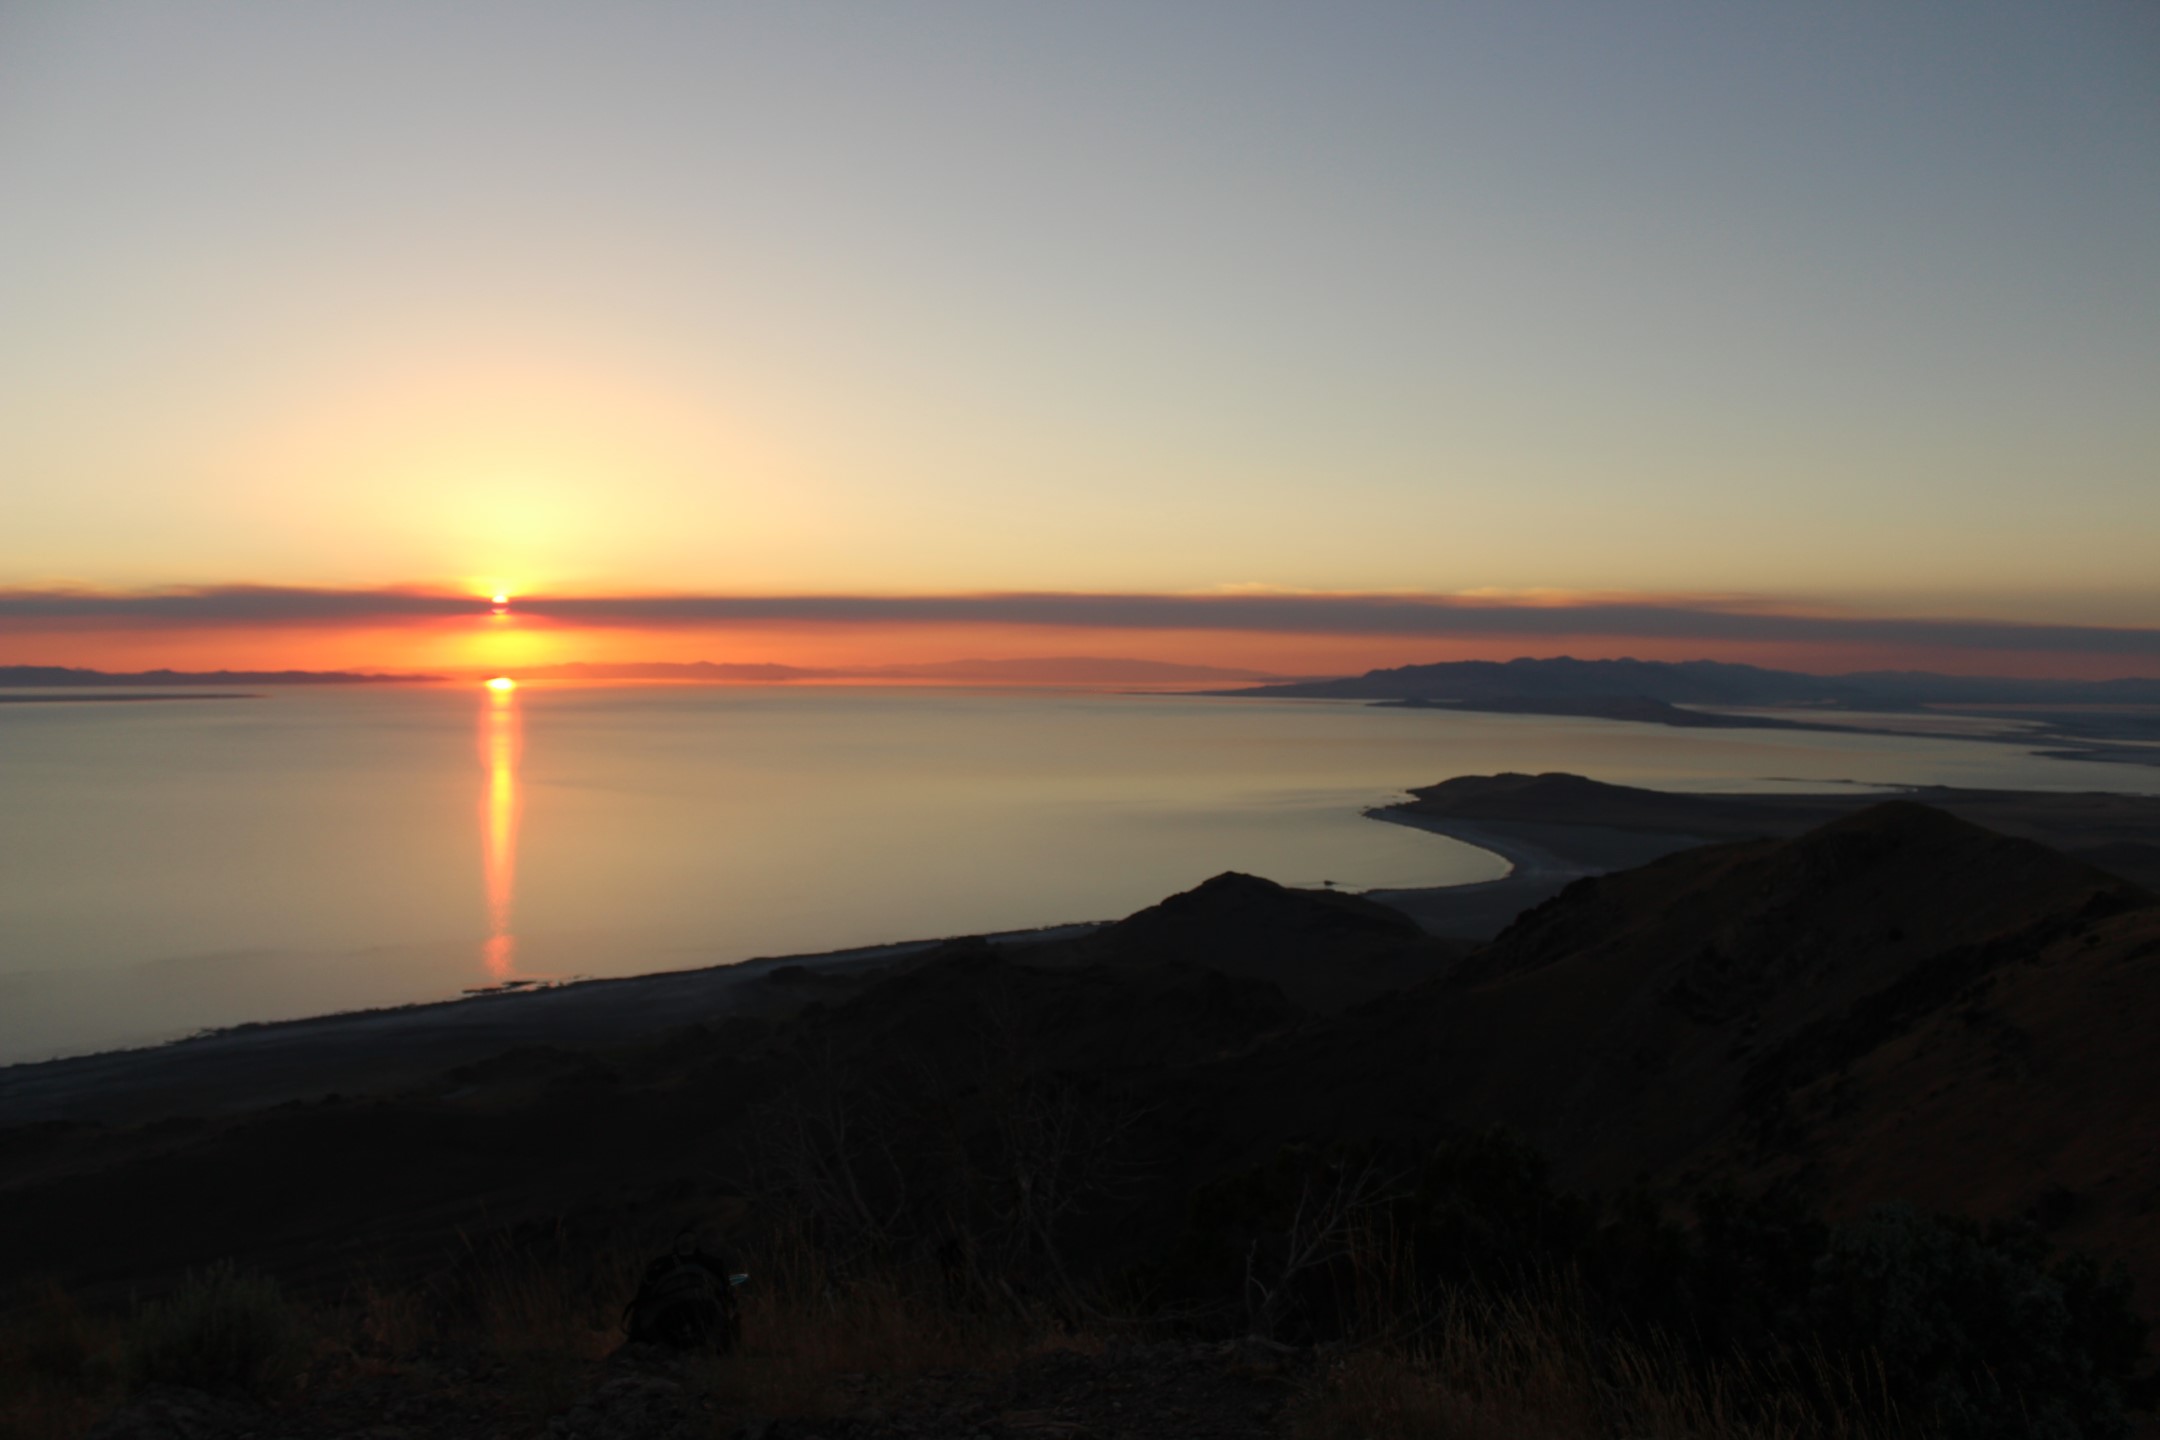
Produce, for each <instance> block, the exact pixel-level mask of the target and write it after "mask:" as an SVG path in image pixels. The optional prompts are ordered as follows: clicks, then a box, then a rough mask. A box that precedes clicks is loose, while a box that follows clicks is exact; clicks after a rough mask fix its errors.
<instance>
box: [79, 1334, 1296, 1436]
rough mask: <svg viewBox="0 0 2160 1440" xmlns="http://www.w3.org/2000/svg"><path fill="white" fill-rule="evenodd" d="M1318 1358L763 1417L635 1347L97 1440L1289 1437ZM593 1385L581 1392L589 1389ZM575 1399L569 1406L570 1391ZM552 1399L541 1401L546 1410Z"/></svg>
mask: <svg viewBox="0 0 2160 1440" xmlns="http://www.w3.org/2000/svg"><path fill="white" fill-rule="evenodd" d="M1314 1369H1315V1367H1314V1361H1313V1357H1312V1354H1311V1352H1309V1351H1297V1350H1291V1349H1287V1348H1282V1347H1276V1346H1272V1345H1268V1344H1266V1343H1264V1342H1259V1341H1250V1340H1248V1341H1238V1342H1232V1343H1229V1344H1190V1343H1158V1344H1127V1345H1111V1346H1106V1347H1103V1348H1101V1349H1098V1350H1092V1351H1083V1350H1052V1351H1049V1352H1047V1353H1044V1354H1040V1355H1036V1356H1033V1357H1031V1358H1028V1359H1026V1360H1023V1361H1022V1362H1020V1363H1019V1364H1018V1365H1016V1366H1014V1367H1012V1368H1010V1369H1005V1370H999V1371H979V1370H938V1371H929V1372H926V1373H923V1374H920V1375H916V1376H912V1377H907V1378H902V1379H895V1378H892V1377H884V1376H873V1375H849V1376H842V1377H840V1378H839V1380H838V1381H837V1383H836V1384H835V1385H834V1386H833V1387H832V1388H831V1389H829V1390H828V1391H827V1392H826V1393H825V1394H824V1395H822V1396H821V1397H819V1402H818V1403H817V1404H816V1405H815V1406H814V1407H811V1408H813V1409H815V1410H816V1411H818V1412H821V1413H816V1414H810V1415H792V1416H783V1417H775V1416H771V1415H766V1414H761V1413H758V1412H757V1410H756V1409H754V1408H751V1407H747V1406H745V1405H744V1404H742V1403H741V1401H740V1400H739V1399H734V1398H731V1397H730V1396H729V1394H728V1393H727V1388H728V1387H727V1386H726V1384H725V1382H724V1381H721V1382H719V1383H716V1380H715V1376H714V1374H713V1373H712V1372H711V1370H710V1369H709V1368H708V1367H706V1366H704V1365H700V1364H699V1363H697V1362H693V1361H689V1360H685V1359H684V1358H682V1357H680V1356H677V1355H673V1354H670V1353H668V1352H666V1351H660V1350H653V1349H649V1348H646V1347H641V1346H625V1347H624V1348H623V1349H621V1350H619V1351H617V1352H616V1353H615V1354H614V1355H612V1356H610V1357H609V1358H608V1359H607V1360H606V1361H604V1362H602V1363H601V1364H600V1365H599V1366H597V1367H596V1368H595V1369H594V1371H593V1372H592V1373H591V1374H590V1375H589V1376H582V1377H576V1376H570V1375H563V1374H558V1375H556V1376H554V1377H552V1378H553V1380H554V1382H555V1385H556V1388H558V1389H559V1391H560V1393H561V1397H562V1399H564V1400H566V1401H567V1403H563V1404H561V1405H560V1408H556V1409H554V1411H553V1413H551V1414H543V1413H540V1412H541V1411H542V1410H543V1409H546V1408H548V1407H546V1405H545V1403H544V1402H545V1393H544V1392H545V1390H546V1388H547V1386H546V1384H545V1383H544V1382H543V1383H542V1385H541V1386H540V1387H539V1389H538V1390H536V1388H535V1377H534V1376H533V1375H531V1374H530V1373H521V1372H520V1371H519V1370H518V1369H517V1367H515V1366H511V1365H506V1364H503V1363H499V1362H486V1361H479V1362H471V1363H464V1364H457V1363H445V1364H441V1365H414V1366H409V1367H401V1368H399V1369H397V1370H394V1371H389V1370H386V1371H381V1372H377V1373H372V1374H370V1373H352V1374H349V1375H346V1376H343V1377H340V1378H338V1379H335V1380H330V1379H327V1378H325V1377H319V1378H318V1381H317V1383H316V1384H314V1385H311V1386H310V1387H309V1389H308V1391H307V1393H306V1397H305V1398H304V1399H302V1400H296V1401H293V1402H290V1403H288V1404H285V1405H281V1406H276V1407H265V1406H259V1405H252V1404H248V1403H245V1402H239V1401H233V1400H226V1399H220V1398H218V1397H214V1396H209V1395H204V1394H200V1393H198V1392H194V1391H187V1390H175V1389H160V1390H156V1391H153V1392H151V1393H149V1394H146V1395H144V1396H143V1397H141V1398H139V1399H138V1400H136V1401H135V1402H133V1403H131V1404H129V1405H128V1406H126V1407H124V1408H122V1409H121V1410H119V1411H117V1412H115V1413H114V1414H113V1415H111V1416H109V1417H108V1418H106V1419H105V1420H104V1421H103V1422H101V1423H100V1424H99V1425H98V1426H97V1427H96V1428H95V1429H94V1430H93V1431H92V1432H91V1435H92V1437H93V1440H272V1437H276V1440H487V1437H500V1440H518V1437H528V1436H530V1437H535V1440H540V1437H545V1440H943V1437H953V1440H1091V1437H1092V1440H1172V1437H1176V1440H1242V1437H1261V1436H1275V1435H1280V1434H1283V1433H1285V1421H1286V1413H1287V1411H1288V1410H1289V1408H1290V1407H1291V1405H1292V1404H1293V1403H1294V1401H1295V1400H1296V1398H1297V1397H1298V1395H1299V1394H1300V1393H1301V1388H1302V1387H1303V1386H1305V1385H1306V1384H1307V1383H1309V1381H1310V1379H1311V1377H1312V1375H1313V1374H1314ZM579 1390H582V1393H578V1391H579ZM573 1395H574V1396H575V1398H571V1397H572V1396H573ZM536 1402H539V1403H536Z"/></svg>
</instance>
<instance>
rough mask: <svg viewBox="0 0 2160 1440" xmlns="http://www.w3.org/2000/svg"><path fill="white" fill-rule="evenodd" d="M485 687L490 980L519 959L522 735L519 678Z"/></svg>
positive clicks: (483, 829)
mask: <svg viewBox="0 0 2160 1440" xmlns="http://www.w3.org/2000/svg"><path fill="white" fill-rule="evenodd" d="M487 688H488V691H489V694H488V697H487V704H486V705H485V706H484V707H483V708H482V710H481V712H480V760H481V764H482V766H483V767H484V768H485V771H486V774H487V788H486V789H485V790H484V791H483V792H482V794H481V800H480V858H481V867H482V872H483V874H484V875H485V877H486V885H487V910H488V938H487V939H486V941H484V942H483V943H482V945H481V947H480V960H481V963H482V964H483V965H485V966H486V967H487V973H488V975H489V977H490V978H492V979H495V980H507V979H509V978H510V976H511V974H512V973H513V972H514V971H515V969H516V962H517V936H516V934H515V933H514V931H513V930H512V928H511V906H512V902H513V901H514V900H515V899H516V897H517V832H518V808H519V807H518V780H517V771H518V751H519V750H520V749H521V748H522V744H523V740H524V736H523V734H522V727H521V726H520V724H519V720H518V710H517V696H516V693H515V692H516V690H517V682H516V681H514V680H512V679H510V678H509V677H508V676H505V675H498V676H496V677H495V678H494V679H493V680H490V681H488V682H487Z"/></svg>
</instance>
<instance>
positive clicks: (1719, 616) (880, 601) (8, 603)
mask: <svg viewBox="0 0 2160 1440" xmlns="http://www.w3.org/2000/svg"><path fill="white" fill-rule="evenodd" d="M512 608H513V609H514V610H515V611H516V612H517V613H519V614H524V615H532V616H537V617H544V618H547V619H550V620H554V621H557V622H560V623H564V624H573V625H589V626H611V627H633V628H661V627H671V626H699V625H730V624H760V623H794V624H819V625H850V626H853V625H1005V626H1029V627H1054V628H1060V629H1079V630H1212V631H1240V632H1254V633H1270V634H1284V635H1372V636H1430V637H1434V638H1440V637H1448V636H1461V637H1472V636H1484V637H1494V636H1501V637H1506V636H1520V637H1524V638H1536V637H1557V636H1611V637H1636V638H1641V639H1646V640H1648V639H1656V640H1702V641H1724V642H1754V643H1767V644H1833V645H1879V646H1880V645H1888V646H1903V647H1922V648H1945V649H1957V650H2014V651H2031V652H2049V653H2057V654H2084V655H2151V656H2160V629H2154V628H2140V627H2125V626H2099V625H2036V624H2024V623H2019V622H2015V621H2006V620H1986V619H1943V618H1927V617H1900V616H1865V615H1820V614H1813V615H1810V614H1792V613H1783V612H1777V611H1771V610H1762V609H1735V608H1723V607H1719V606H1717V605H1713V604H1708V603H1704V604H1688V603H1684V602H1670V601H1661V602H1611V601H1592V602H1586V603H1582V604H1562V605H1554V604H1520V603H1514V604H1511V603H1506V602H1493V601H1486V600H1476V601H1472V600H1463V599H1452V598H1446V597H1422V596H1400V595H1355V594H1352V595H1325V594H1323V595H1297V594H1289V595H1146V594H1129V595H1095V594H1071V593H1034V594H1027V593H1022V594H993V595H916V596H907V595H892V596H888V595H651V596H566V597H548V596H531V597H525V598H521V599H519V600H517V601H516V602H514V604H513V607H512ZM486 613H488V603H487V601H486V600H484V599H481V598H479V597H472V596H462V595H444V594H439V593H429V592H425V591H421V590H409V589H384V590H315V589H301V588H289V587H277V586H258V585H245V586H238V585H236V586H220V587H214V588H205V589H194V590H166V591H152V592H136V593H118V592H102V591H88V590H41V591H33V590H12V591H6V590H0V627H5V626H7V625H9V624H19V623H22V622H29V623H31V624H37V623H39V622H58V623H71V622H72V623H76V624H81V623H86V622H88V623H98V622H102V623H106V624H114V625H123V626H187V627H202V628H213V627H215V628H225V627H233V628H244V627H255V626H278V625H320V624H355V623H365V622H393V623H394V622H396V621H399V620H409V619H425V618H431V617H432V618H441V617H457V616H478V615H485V614H486Z"/></svg>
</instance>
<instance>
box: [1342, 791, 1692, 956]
mask: <svg viewBox="0 0 2160 1440" xmlns="http://www.w3.org/2000/svg"><path fill="white" fill-rule="evenodd" d="M1365 815H1366V818H1368V819H1371V820H1382V821H1385V822H1387V823H1388V824H1391V825H1407V826H1409V827H1410V828H1411V829H1413V830H1423V831H1426V832H1428V833H1430V834H1434V835H1442V836H1445V837H1447V838H1448V839H1450V840H1454V841H1458V842H1460V843H1461V844H1464V845H1469V846H1473V847H1475V848H1476V849H1479V850H1483V851H1486V852H1487V853H1488V854H1492V855H1497V856H1499V857H1500V858H1501V859H1502V860H1504V861H1506V862H1507V865H1508V873H1507V874H1505V875H1503V876H1501V877H1500V878H1499V879H1497V880H1475V881H1471V882H1470V883H1469V884H1466V885H1430V886H1420V887H1415V888H1399V889H1387V890H1367V891H1364V892H1363V894H1364V896H1365V898H1366V899H1368V900H1377V901H1379V902H1380V903H1381V904H1383V905H1386V906H1388V907H1389V908H1391V909H1395V910H1400V911H1401V912H1403V913H1404V914H1405V915H1408V916H1409V917H1410V918H1411V919H1413V920H1415V921H1417V922H1418V924H1419V926H1420V927H1422V928H1423V929H1424V931H1425V933H1426V934H1428V935H1433V936H1436V937H1438V938H1441V939H1446V940H1467V941H1473V942H1483V941H1487V940H1490V939H1492V938H1493V937H1494V936H1495V935H1497V934H1499V933H1500V932H1501V931H1502V930H1504V929H1506V928H1507V926H1508V925H1509V924H1510V923H1511V922H1513V920H1514V919H1515V917H1516V916H1518V915H1520V914H1522V913H1523V912H1524V911H1526V910H1529V909H1532V908H1534V907H1536V906H1538V905H1542V904H1544V903H1545V902H1546V901H1547V900H1550V899H1552V897H1553V896H1555V895H1558V894H1559V893H1560V892H1561V891H1562V890H1565V889H1566V888H1567V887H1568V886H1570V885H1572V884H1574V883H1575V882H1576V881H1578V880H1586V879H1589V878H1590V877H1591V876H1594V875H1609V874H1611V873H1612V872H1613V871H1615V870H1625V869H1630V868H1632V867H1634V866H1636V865H1645V864H1648V863H1649V862H1650V861H1652V860H1656V859H1659V858H1660V857H1662V856H1665V855H1670V854H1672V853H1673V852H1675V851H1678V850H1689V849H1693V848H1694V847H1695V846H1698V845H1707V844H1709V843H1711V841H1710V840H1709V839H1707V838H1706V837H1703V836H1700V835H1688V834H1682V833H1680V832H1677V831H1630V830H1622V829H1619V828H1616V827H1612V826H1603V825H1535V824H1524V823H1518V822H1509V821H1490V820H1488V821H1478V822H1473V821H1466V820H1456V819H1453V818H1441V817H1438V816H1433V815H1421V814H1418V813H1416V812H1415V811H1411V810H1407V809H1404V808H1403V807H1401V806H1399V805H1394V806H1377V807H1375V808H1373V809H1370V810H1367V811H1366V812H1365ZM1562 832H1564V833H1562Z"/></svg>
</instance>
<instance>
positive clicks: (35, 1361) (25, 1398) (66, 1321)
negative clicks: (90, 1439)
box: [0, 1285, 120, 1440]
mask: <svg viewBox="0 0 2160 1440" xmlns="http://www.w3.org/2000/svg"><path fill="white" fill-rule="evenodd" d="M6 1317H7V1318H6V1320H5V1322H4V1323H0V1440H61V1437H74V1436H78V1435H81V1434H82V1433H83V1432H84V1431H85V1430H87V1429H88V1428H89V1427H90V1425H91V1423H92V1422H93V1421H94V1420H95V1419H96V1418H97V1417H98V1416H99V1415H100V1414H102V1413H103V1412H104V1411H105V1409H106V1408H107V1407H108V1406H109V1405H110V1404H111V1397H112V1396H113V1395H114V1394H115V1393H117V1391H118V1388H119V1364H118V1355H119V1350H120V1337H119V1334H118V1327H117V1326H116V1325H114V1324H113V1323H112V1322H111V1321H109V1320H105V1319H102V1318H100V1317H98V1316H94V1315H91V1314H89V1313H87V1312H85V1311H84V1310H83V1308H82V1307H81V1306H80V1305H78V1304H76V1303H75V1300H74V1298H73V1297H72V1296H70V1295H68V1294H67V1293H66V1292H64V1291H62V1290H61V1289H59V1288H58V1287H57V1286H51V1285H40V1286H37V1287H34V1288H32V1289H31V1290H30V1291H28V1292H27V1293H26V1294H23V1295H21V1296H18V1297H17V1298H16V1303H15V1304H14V1305H12V1306H9V1307H8V1308H7V1311H6Z"/></svg>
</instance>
